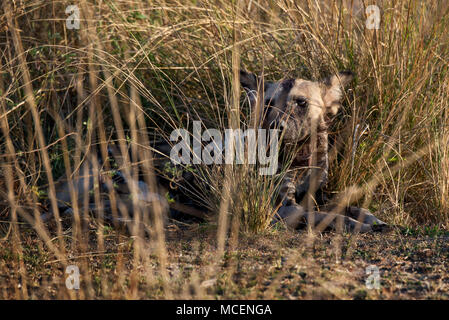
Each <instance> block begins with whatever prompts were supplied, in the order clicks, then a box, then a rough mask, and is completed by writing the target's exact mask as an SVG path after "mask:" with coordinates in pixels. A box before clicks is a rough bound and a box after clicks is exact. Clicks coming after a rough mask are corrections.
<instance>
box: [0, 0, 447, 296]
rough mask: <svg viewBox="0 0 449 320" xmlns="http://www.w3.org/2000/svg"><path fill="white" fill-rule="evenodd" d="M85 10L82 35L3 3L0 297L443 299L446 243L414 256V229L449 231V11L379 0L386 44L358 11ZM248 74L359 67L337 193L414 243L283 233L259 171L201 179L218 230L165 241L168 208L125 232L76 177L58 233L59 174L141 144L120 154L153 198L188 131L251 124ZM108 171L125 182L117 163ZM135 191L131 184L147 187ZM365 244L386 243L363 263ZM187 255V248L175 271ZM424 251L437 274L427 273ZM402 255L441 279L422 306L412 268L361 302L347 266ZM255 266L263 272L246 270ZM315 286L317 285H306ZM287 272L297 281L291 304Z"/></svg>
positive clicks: (337, 169)
mask: <svg viewBox="0 0 449 320" xmlns="http://www.w3.org/2000/svg"><path fill="white" fill-rule="evenodd" d="M78 3H79V8H80V11H81V25H80V29H79V30H69V29H67V27H66V24H65V22H66V18H67V16H68V15H67V14H66V13H65V8H66V7H67V6H68V5H71V4H73V3H72V2H71V1H68V0H67V1H65V0H61V1H56V0H52V1H48V0H30V1H22V0H16V1H3V2H2V7H1V9H0V30H1V31H2V33H0V44H1V45H0V66H1V68H0V116H1V118H0V127H1V132H2V135H1V138H0V210H1V211H0V218H1V221H0V237H1V238H0V274H2V275H3V276H0V288H1V294H2V295H3V297H4V298H23V299H28V298H55V297H57V298H71V299H75V298H80V299H83V298H130V299H133V298H292V297H293V298H311V297H312V298H317V297H324V298H357V297H367V298H395V297H400V296H401V295H402V294H403V295H404V297H409V298H410V297H418V298H424V297H437V298H447V292H448V290H447V277H446V275H445V273H446V272H447V264H446V263H445V262H444V259H445V258H446V257H447V247H445V246H444V243H443V244H441V243H440V242H439V240H438V239H434V240H429V241H430V242H429V241H427V240H426V241H424V242H419V243H420V246H423V247H419V246H418V249H416V250H415V249H410V248H414V245H413V244H412V243H414V242H413V241H411V240H410V237H415V235H412V236H409V235H408V234H409V233H414V232H418V231H419V232H423V233H425V234H432V235H433V236H435V235H436V234H438V235H440V234H444V233H445V232H447V230H448V228H449V219H448V216H449V202H448V199H449V184H448V181H449V157H448V154H449V149H448V145H449V115H448V103H449V84H448V80H447V79H448V67H449V64H448V63H449V48H448V40H449V38H448V34H447V32H446V31H447V30H446V26H447V25H448V23H449V21H448V18H449V5H448V3H447V2H446V1H442V0H441V1H433V2H428V3H427V2H421V1H379V3H378V5H379V7H380V8H381V14H382V21H381V25H380V29H379V30H368V29H366V28H365V18H366V17H365V15H364V6H365V5H366V3H365V4H363V1H329V2H328V1H326V2H325V1H304V2H301V4H299V2H296V1H278V2H275V1H262V0H261V1H235V2H234V3H230V2H228V1H210V2H201V3H200V2H197V1H191V2H189V4H186V3H185V2H181V1H176V0H174V1H159V0H153V1H138V0H105V1H95V2H94V1H89V0H83V1H79V2H78ZM240 66H244V67H245V68H246V69H248V70H253V71H256V72H263V75H264V77H265V79H268V80H272V79H278V78H282V77H285V76H287V75H288V76H295V77H305V78H312V79H320V78H322V77H324V76H326V75H328V74H329V73H332V72H336V71H337V70H342V69H351V70H353V71H354V72H355V73H356V75H357V78H356V81H355V83H354V86H353V88H352V90H350V91H349V92H348V93H347V94H346V97H345V103H344V105H345V109H344V110H343V112H342V113H341V115H340V116H339V120H338V121H337V122H335V123H334V125H333V128H332V130H333V131H332V134H331V136H332V140H333V141H334V143H333V148H332V151H331V155H332V157H331V159H332V161H331V168H332V169H331V172H330V182H329V184H328V185H327V188H328V191H330V192H333V191H335V192H336V191H337V190H340V191H343V192H342V193H341V199H342V202H344V203H346V202H348V201H349V202H353V203H356V204H358V205H360V206H364V207H369V208H370V209H372V210H373V211H377V212H379V216H380V218H381V219H383V220H385V221H386V222H388V223H391V224H395V225H401V226H403V227H405V229H404V230H405V232H406V234H404V233H398V234H395V235H391V236H389V237H392V238H391V239H393V240H392V241H389V240H388V239H390V238H388V237H386V238H385V239H384V238H376V237H377V236H367V237H361V236H355V237H349V236H348V237H347V236H341V235H338V236H335V237H334V236H330V235H328V236H326V237H327V238H325V239H329V242H332V243H331V245H327V244H326V243H324V244H323V242H322V240H318V238H319V237H318V238H317V237H315V236H311V235H308V234H307V235H293V234H291V233H289V232H286V231H283V230H278V229H272V228H270V227H269V222H270V217H271V213H272V212H273V210H274V209H275V208H273V199H274V197H275V195H276V192H277V189H278V184H277V183H278V180H276V179H271V178H269V177H261V176H259V175H258V174H257V168H254V167H251V166H249V165H242V166H209V167H198V168H194V170H193V172H194V174H195V175H196V177H197V179H198V185H197V186H196V188H197V189H195V191H194V192H193V193H194V195H195V196H196V198H195V200H196V201H200V202H201V203H202V205H203V206H205V207H207V208H208V209H209V211H210V212H212V213H213V214H214V217H215V219H214V220H213V221H211V222H208V223H204V224H192V225H190V226H189V227H187V228H186V227H185V226H184V225H183V224H182V223H181V222H174V221H171V222H170V224H169V225H168V227H166V228H165V229H164V224H163V214H164V212H163V208H162V207H161V206H159V205H158V204H157V202H155V205H154V207H152V208H151V210H150V211H151V215H150V214H147V213H148V212H147V211H146V210H145V209H144V208H141V207H140V206H139V204H138V203H136V202H133V208H134V211H135V212H134V219H133V222H132V223H131V225H130V226H129V228H128V230H127V231H125V230H123V229H122V228H121V227H120V226H118V225H113V226H110V225H108V224H105V223H104V218H105V216H104V203H103V200H102V199H103V198H102V195H101V194H100V192H99V190H98V188H96V189H94V191H93V194H92V196H93V198H94V199H95V203H96V204H97V209H98V216H97V217H96V218H93V217H91V216H90V215H89V210H88V208H87V206H88V199H87V195H86V196H85V197H84V199H83V201H81V202H78V201H74V199H76V197H77V195H76V190H75V189H74V188H73V185H72V179H69V181H68V185H69V193H70V196H71V199H72V201H71V202H72V203H71V205H72V208H73V213H74V214H73V219H68V220H67V219H65V218H64V219H60V216H59V215H60V213H59V211H58V206H57V203H56V199H55V196H54V195H55V192H56V190H55V187H56V185H57V184H55V181H56V180H57V179H58V178H59V177H61V176H62V175H66V176H67V177H72V178H73V179H74V180H75V179H76V178H77V176H78V175H80V174H82V172H80V171H79V170H78V169H79V168H80V166H81V164H82V163H83V161H85V159H90V158H96V157H98V156H99V155H101V156H102V157H103V158H106V155H107V151H106V147H107V145H108V144H111V143H114V144H115V145H117V146H118V148H119V150H120V152H121V153H122V154H123V155H125V154H127V151H126V150H127V149H128V147H129V148H130V150H131V153H132V155H133V157H132V159H133V161H131V160H130V159H129V158H127V157H124V163H123V168H122V171H123V173H124V175H125V176H127V177H135V176H136V175H137V174H138V167H139V168H140V170H141V171H143V173H144V179H145V182H146V183H147V185H148V186H150V189H151V190H157V188H158V187H157V184H156V176H155V172H154V170H153V169H154V166H153V151H154V150H152V149H151V148H149V146H150V144H151V141H154V140H160V139H162V138H164V139H167V138H168V137H169V135H170V132H171V131H172V130H173V129H176V128H188V129H190V128H191V126H192V121H194V120H201V121H202V124H203V126H204V127H206V128H218V129H225V128H243V129H244V128H248V127H252V126H257V121H258V120H257V117H255V116H254V115H255V114H257V112H253V110H250V108H249V106H248V103H247V101H245V100H244V98H243V95H242V94H241V91H240V86H239V83H238V69H239V68H240ZM95 169H96V171H98V170H99V169H100V168H95ZM103 169H104V170H105V171H108V170H110V169H111V168H108V163H107V162H106V163H105V168H103ZM105 179H106V182H105V183H107V184H109V185H112V184H113V182H112V180H111V179H110V178H107V176H106V178H105ZM277 179H279V177H278V178H277ZM96 183H97V184H98V181H96ZM136 188H137V186H136V185H135V184H133V183H130V185H129V189H130V190H131V191H132V192H133V193H134V192H136ZM111 189H113V188H111ZM108 196H109V197H110V198H111V199H114V197H116V196H117V195H116V194H114V192H111V193H110V194H109V195H108ZM112 203H113V201H112ZM49 210H52V212H53V213H54V218H55V219H54V221H51V222H50V223H49V224H45V225H44V224H43V223H42V222H41V221H40V219H39V218H38V217H39V216H40V214H41V213H42V212H46V211H49ZM112 212H113V214H116V213H117V208H112ZM423 226H424V227H423ZM167 228H168V229H169V231H167ZM173 228H174V229H176V230H177V231H170V229H173ZM417 230H418V231H417ZM402 240H404V241H405V244H404V243H402V242H401V241H402ZM432 241H433V242H432ZM348 243H349V244H348ZM351 243H352V245H351ZM354 243H355V244H354ZM366 243H368V244H369V243H372V244H373V246H372V248H371V249H367V250H365V249H363V248H364V246H365V245H366ZM378 243H382V245H384V244H385V245H388V246H389V247H388V248H389V250H390V251H391V261H392V262H391V263H390V262H388V263H386V264H384V263H383V262H382V261H380V262H379V261H377V260H376V259H375V258H374V259H372V258H371V257H365V258H363V259H362V260H363V261H362V262H360V264H359V265H357V258H356V257H355V256H354V252H357V250H359V251H360V250H362V251H363V252H365V251H366V252H374V250H375V248H379V246H378ZM409 245H410V248H409ZM184 246H189V248H188V250H187V251H188V254H187V255H186V256H185V257H184V258H181V257H183V255H181V253H183V250H184V248H183V247H184ZM245 246H246V248H245V249H242V248H243V247H245ZM261 246H262V247H264V248H265V247H266V248H270V249H267V250H265V249H263V248H262V247H261ZM401 246H404V248H402V247H401ZM348 248H352V249H351V250H355V251H351V250H349V249H348ZM361 248H362V249H361ZM400 248H402V249H400ZM426 249H429V250H431V251H430V252H431V256H432V257H435V260H431V259H430V260H429V261H427V260H426V259H427V256H426V254H427V253H428V252H429V251H425V250H426ZM348 250H349V251H350V252H349V253H347V251H348ZM395 250H396V251H395ZM397 250H405V251H410V252H415V251H416V255H417V257H418V258H417V259H416V263H418V264H419V263H420V261H421V262H423V263H428V264H429V265H430V266H431V268H440V270H441V272H443V274H442V275H441V276H440V278H438V279H434V280H435V281H434V282H432V283H431V284H430V285H428V286H427V287H426V288H427V289H426V290H424V291H425V294H421V293H419V292H418V291H419V290H418V289H417V292H418V293H419V294H418V293H416V294H414V293H412V291H407V290H408V289H410V288H412V287H410V286H407V285H404V288H406V291H405V292H401V291H400V290H399V291H397V290H396V291H395V289H394V288H396V287H397V286H398V284H397V283H398V282H400V281H403V280H404V279H401V277H400V276H399V275H400V274H399V273H396V274H393V276H392V279H390V278H388V279H384V281H383V287H382V288H383V289H382V290H381V291H376V292H366V290H364V289H362V288H361V286H362V285H363V280H362V276H360V277H359V278H355V280H354V279H352V278H351V277H352V276H351V272H352V271H351V270H352V269H351V268H353V266H352V267H351V264H355V265H357V268H359V269H360V268H362V267H363V268H364V267H366V264H367V263H374V264H380V265H385V266H387V267H388V268H390V267H391V265H392V264H393V263H396V264H397V263H401V261H403V260H404V259H405V258H404V255H403V254H402V253H401V252H402V251H401V252H399V251H397ZM413 250H415V251H413ZM421 251H422V252H426V253H424V256H422V257H421V255H422V253H421ZM242 252H243V253H242ZM320 252H324V253H323V255H324V256H322V255H320ZM398 252H399V253H398ZM183 254H184V253H183ZM364 254H365V253H364ZM433 254H434V255H435V256H434V255H433ZM259 257H260V261H259ZM388 257H390V255H388ZM176 259H178V260H176ZM195 259H200V260H201V261H199V260H195ZM276 259H280V260H281V262H280V264H279V266H276V263H274V262H273V261H277V260H276ZM283 259H284V260H283ZM323 259H324V260H323ZM326 259H328V260H329V259H331V260H332V267H329V268H327V266H328V265H329V264H328V260H326ZM407 259H409V258H407ZM420 259H421V260H420ZM175 260H176V261H175ZM187 260H188V261H187ZM191 260H195V261H196V262H195V261H193V262H192V261H191ZM405 260H406V259H405ZM254 261H259V263H254V266H255V268H256V269H255V270H254V272H253V273H251V272H243V271H242V270H245V267H244V266H246V265H251V263H253V262H254ZM267 261H268V262H267ZM282 261H286V262H285V263H287V264H288V265H284V262H282ZM329 261H330V260H329ZM273 263H274V264H273ZM404 263H405V262H404ZM70 264H76V265H78V266H79V267H80V271H81V279H82V289H81V290H79V291H73V290H68V289H66V288H65V285H64V283H65V278H66V274H64V270H65V267H66V266H67V265H70ZM273 266H274V267H273ZM259 267H260V268H268V269H270V268H271V267H273V268H274V269H270V270H268V269H267V270H264V271H263V272H261V271H260V270H259V269H257V268H259ZM292 268H293V269H292ZM294 268H297V269H294ZM298 268H299V269H298ZM363 268H362V269H363ZM247 270H252V269H247ZM292 270H293V271H292ZM295 270H296V271H295ZM325 270H327V271H325ZM357 270H358V269H357ZM389 270H390V269H389ZM391 270H394V268H391ZM432 270H433V269H432ZM412 271H413V270H412ZM389 272H393V271H389ZM432 272H433V271H432ZM435 272H436V273H438V272H439V271H435ZM303 273H304V274H307V277H306V278H305V279H306V280H304V279H303V280H301V279H299V278H302V274H303ZM4 275H8V276H4ZM289 275H292V277H293V278H292V279H293V280H291V279H290V280H289V281H290V282H292V283H294V284H295V283H296V284H299V285H298V286H295V285H293V287H292V288H291V290H290V289H285V290H283V289H282V290H278V289H279V285H278V284H282V286H283V285H284V282H285V277H288V276H289ZM298 276H299V278H298ZM432 276H433V274H432ZM410 277H413V275H410ZM405 278H406V279H405V280H407V279H408V278H407V277H405ZM308 279H312V280H310V282H308V281H309V280H308ZM405 280H404V281H405ZM208 281H209V282H208ZM242 281H243V282H242ZM266 281H269V282H270V283H271V286H270V285H268V284H267V285H265V284H264V282H266ZM301 281H302V282H301ZM417 281H430V280H426V279H424V280H417ZM242 283H243V284H242ZM282 286H280V288H284V287H282ZM348 286H349V287H350V288H349V287H348ZM287 287H288V285H287ZM241 288H248V290H246V289H241ZM288 288H290V287H288ZM410 290H413V288H412V289H410ZM362 291H363V292H362Z"/></svg>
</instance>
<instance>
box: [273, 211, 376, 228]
mask: <svg viewBox="0 0 449 320" xmlns="http://www.w3.org/2000/svg"><path fill="white" fill-rule="evenodd" d="M311 215H313V221H314V222H315V225H314V229H316V230H317V231H319V232H321V231H324V230H326V229H332V230H336V231H339V227H338V226H339V224H340V225H341V226H342V228H343V230H344V231H349V232H370V231H373V229H372V227H371V225H369V224H366V223H361V222H359V221H357V220H355V219H353V218H351V217H348V216H344V215H337V214H334V213H328V212H315V211H314V212H307V211H305V210H304V208H303V207H302V206H299V205H293V206H282V207H281V208H279V210H278V212H277V219H275V220H273V223H276V222H279V221H281V222H282V223H284V224H285V225H286V226H287V228H289V229H291V230H297V229H300V228H301V227H304V226H306V225H307V222H308V221H310V220H309V219H310V216H311Z"/></svg>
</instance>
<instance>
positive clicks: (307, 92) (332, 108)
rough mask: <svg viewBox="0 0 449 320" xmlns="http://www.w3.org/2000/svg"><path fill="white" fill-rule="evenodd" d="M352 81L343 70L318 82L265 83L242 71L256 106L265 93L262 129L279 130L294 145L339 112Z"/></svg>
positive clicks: (347, 72) (289, 81) (284, 138)
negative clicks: (257, 100)
mask: <svg viewBox="0 0 449 320" xmlns="http://www.w3.org/2000/svg"><path fill="white" fill-rule="evenodd" d="M352 78H353V74H352V73H351V72H350V71H343V72H340V73H338V74H336V75H332V76H330V77H328V78H326V79H324V80H323V81H317V82H314V81H309V80H304V79H300V78H297V79H285V80H280V81H277V82H265V83H264V84H262V81H261V79H260V78H259V77H257V76H256V75H254V74H252V73H249V72H246V71H240V83H241V85H242V87H243V88H244V89H245V90H246V91H247V93H248V97H249V99H250V101H251V103H252V104H253V105H254V104H255V103H256V98H257V93H258V92H262V90H263V92H264V94H263V99H264V100H263V105H264V110H263V119H264V120H263V124H262V127H263V128H266V129H268V128H277V129H279V130H281V133H282V136H283V140H284V142H295V143H296V142H299V141H303V140H305V139H307V138H308V137H309V136H310V135H311V133H312V130H314V129H313V128H314V126H315V128H317V127H318V126H319V125H320V124H321V123H323V122H324V121H325V119H326V118H327V117H329V116H332V115H335V114H336V113H337V111H338V109H339V108H340V102H341V100H342V95H343V89H344V87H345V86H346V85H347V84H348V83H349V82H350V81H351V80H352ZM262 85H263V88H262V87H261V86H262Z"/></svg>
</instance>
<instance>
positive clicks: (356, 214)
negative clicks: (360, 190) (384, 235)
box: [345, 206, 387, 231]
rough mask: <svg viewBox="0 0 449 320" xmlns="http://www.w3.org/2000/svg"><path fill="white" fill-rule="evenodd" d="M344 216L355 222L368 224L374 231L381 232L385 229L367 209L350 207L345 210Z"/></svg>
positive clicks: (383, 223) (384, 224)
mask: <svg viewBox="0 0 449 320" xmlns="http://www.w3.org/2000/svg"><path fill="white" fill-rule="evenodd" d="M345 214H346V215H347V216H348V217H351V218H353V219H355V220H357V221H360V222H362V223H366V224H369V225H370V226H371V227H372V228H373V230H374V231H381V230H383V229H384V228H385V227H387V224H386V223H385V222H383V221H382V220H380V219H379V218H377V217H376V216H375V215H374V214H372V213H371V212H370V211H369V210H367V209H363V208H358V207H353V206H350V207H346V208H345Z"/></svg>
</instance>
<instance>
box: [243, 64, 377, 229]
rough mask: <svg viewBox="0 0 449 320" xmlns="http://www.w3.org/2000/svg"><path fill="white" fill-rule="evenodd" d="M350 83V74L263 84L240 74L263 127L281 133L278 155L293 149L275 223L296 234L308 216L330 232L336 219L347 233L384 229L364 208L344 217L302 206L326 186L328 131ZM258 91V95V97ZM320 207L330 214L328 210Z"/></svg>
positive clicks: (351, 209) (349, 210) (348, 210)
mask: <svg viewBox="0 0 449 320" xmlns="http://www.w3.org/2000/svg"><path fill="white" fill-rule="evenodd" d="M352 79H353V74H352V73H351V72H349V71H343V72H340V73H338V74H336V75H332V76H330V77H328V78H326V79H324V80H323V81H319V82H314V81H309V80H304V79H284V80H281V81H277V82H264V81H261V79H260V78H259V77H257V76H256V75H254V74H252V73H249V72H246V71H241V72H240V82H241V85H242V87H243V88H244V89H245V90H246V91H247V93H248V97H249V100H250V103H251V105H252V107H253V108H256V104H257V103H259V104H260V105H262V108H260V110H262V114H261V119H262V124H261V125H262V127H263V128H266V129H268V128H277V129H279V130H280V131H281V140H282V141H281V144H282V147H281V150H280V153H281V155H282V154H284V156H285V154H286V153H288V152H289V151H290V152H291V150H295V152H294V154H293V156H292V157H291V159H290V161H291V164H290V166H289V168H288V171H287V174H286V175H285V177H284V180H283V183H282V185H281V190H280V199H279V201H280V202H282V206H281V207H280V209H279V211H278V218H280V219H281V220H283V221H284V222H285V223H286V224H287V226H288V227H290V228H293V229H296V228H298V227H300V226H301V225H304V224H305V223H307V222H310V220H311V218H312V217H313V219H314V223H320V222H323V223H324V224H326V222H328V223H327V226H328V227H331V228H334V229H335V228H336V226H337V225H336V223H337V222H338V221H339V220H342V224H343V226H344V227H345V228H346V229H347V230H360V231H362V232H366V231H371V230H374V229H376V230H377V229H382V228H383V227H384V226H386V224H385V223H384V222H382V221H381V220H379V219H378V218H376V217H375V216H374V215H372V214H371V213H370V212H369V211H368V210H365V209H359V208H356V207H347V208H345V209H344V210H343V212H342V213H343V215H335V214H333V213H327V212H317V211H315V210H314V208H310V207H309V208H306V206H305V204H307V198H306V197H305V196H306V195H307V194H309V195H312V196H314V195H315V194H316V191H317V190H319V189H320V188H321V187H323V186H324V184H325V183H326V182H327V177H328V167H329V158H328V126H329V124H330V121H331V120H332V118H334V116H335V115H336V114H337V112H338V110H339V108H340V107H341V105H340V102H341V100H342V96H343V89H344V87H345V86H346V85H348V84H349V83H350V82H351V80H352ZM262 92H263V96H262V97H259V95H261V93H262ZM259 101H260V102H259ZM284 160H285V158H284ZM282 165H284V166H285V163H284V164H282V163H281V166H282ZM312 200H316V199H312ZM302 202H304V203H305V204H300V203H302ZM308 202H311V201H308ZM309 204H310V203H309ZM324 208H326V209H327V210H329V209H331V206H329V205H328V206H326V207H324ZM312 213H313V214H312ZM338 218H341V219H338Z"/></svg>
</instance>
